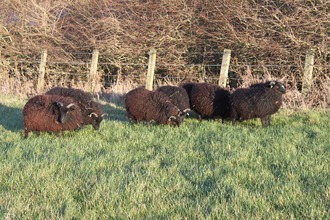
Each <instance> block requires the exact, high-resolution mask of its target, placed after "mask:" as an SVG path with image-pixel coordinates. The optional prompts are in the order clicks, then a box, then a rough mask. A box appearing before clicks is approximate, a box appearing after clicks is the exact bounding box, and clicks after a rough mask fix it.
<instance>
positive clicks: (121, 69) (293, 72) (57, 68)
mask: <svg viewBox="0 0 330 220" xmlns="http://www.w3.org/2000/svg"><path fill="white" fill-rule="evenodd" d="M46 53H47V51H46ZM162 53H164V52H160V54H159V56H161V55H162ZM194 54H196V55H198V56H207V55H217V56H219V57H218V58H217V59H218V63H180V62H179V63H164V62H162V60H161V59H160V61H159V62H157V63H156V64H155V66H156V71H155V73H154V75H153V77H152V79H151V80H152V84H153V88H156V87H158V86H162V85H166V84H173V85H175V84H179V83H181V82H187V81H194V82H210V83H215V84H218V83H219V77H220V72H221V68H223V62H222V60H221V59H220V57H221V56H223V55H224V54H225V53H224V52H203V53H194ZM73 55H79V56H80V60H79V61H53V60H45V62H44V63H45V66H44V67H42V65H41V63H42V62H41V60H39V61H7V60H3V59H2V60H0V61H1V65H0V68H1V69H2V71H1V75H2V78H4V77H8V78H10V79H17V80H19V81H20V84H21V85H22V86H23V87H24V84H27V85H29V86H31V84H32V85H33V88H37V84H38V83H39V82H38V80H40V77H42V78H43V80H44V85H42V86H41V87H42V88H43V89H42V90H44V89H45V88H46V89H47V88H48V87H52V86H66V87H74V86H76V85H80V86H81V85H87V84H91V83H95V84H97V85H96V86H94V88H96V90H95V91H91V92H93V93H95V92H100V91H101V90H103V89H107V88H111V87H113V86H115V85H118V84H121V85H127V86H129V85H132V86H134V87H136V86H145V85H146V81H147V80H148V76H147V71H148V68H149V65H150V64H149V63H148V59H147V57H146V56H144V60H143V61H144V62H141V61H140V62H137V63H133V62H131V61H130V60H127V62H115V61H110V62H106V61H105V60H107V59H108V58H107V56H108V55H109V54H100V55H98V56H99V58H102V59H101V60H100V61H99V62H97V64H96V70H95V72H96V75H95V79H91V72H92V70H91V67H92V64H93V60H92V57H93V53H91V52H89V53H72V54H70V56H73ZM112 56H114V54H112ZM106 58H107V59H106ZM149 59H150V58H149ZM181 62H182V61H181ZM309 66H312V68H313V70H312V74H313V75H312V76H311V77H309V79H308V80H311V81H312V82H310V84H312V85H315V84H319V83H329V81H330V79H329V77H327V75H329V73H330V66H329V65H315V64H314V63H310V64H309ZM307 68H308V65H307V64H306V63H305V64H299V65H297V64H292V65H291V64H283V65H282V64H271V65H269V64H263V65H257V64H251V65H248V64H239V63H237V62H235V63H234V62H232V63H230V65H229V68H228V71H227V76H226V77H225V78H226V80H227V81H226V84H225V86H226V87H228V88H230V89H235V88H237V87H240V86H244V85H248V84H251V83H253V82H256V81H261V80H267V79H270V78H272V79H281V80H283V81H285V82H286V83H288V86H289V87H291V88H292V89H297V90H299V91H301V90H302V88H303V83H304V81H306V69H307ZM42 69H44V73H43V74H42ZM92 81H93V82H92ZM317 87H318V86H314V88H317ZM42 90H41V91H42ZM88 90H90V89H89V88H88ZM41 91H36V92H41Z"/></svg>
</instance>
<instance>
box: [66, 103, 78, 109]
mask: <svg viewBox="0 0 330 220" xmlns="http://www.w3.org/2000/svg"><path fill="white" fill-rule="evenodd" d="M75 106H76V105H75V104H74V103H70V104H69V105H67V106H66V107H67V108H71V107H75Z"/></svg>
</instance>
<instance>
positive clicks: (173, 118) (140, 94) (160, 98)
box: [125, 87, 183, 126]
mask: <svg viewBox="0 0 330 220" xmlns="http://www.w3.org/2000/svg"><path fill="white" fill-rule="evenodd" d="M125 107H126V113H127V118H128V119H130V120H131V121H132V122H133V123H134V124H136V123H137V121H138V120H139V121H146V122H147V124H149V123H150V121H152V120H154V121H155V122H156V123H157V124H167V125H174V126H175V125H177V126H179V125H180V123H181V122H182V120H183V119H182V118H183V117H182V114H183V113H182V112H181V111H180V109H179V108H178V107H177V106H175V105H173V104H172V103H171V101H170V99H169V98H168V96H167V95H165V94H164V93H162V92H160V91H157V90H156V91H153V92H151V91H149V90H147V89H145V88H143V87H139V88H137V89H133V90H131V91H129V92H128V93H127V94H126V96H125Z"/></svg>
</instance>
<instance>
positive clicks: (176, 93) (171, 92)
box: [157, 86, 190, 116]
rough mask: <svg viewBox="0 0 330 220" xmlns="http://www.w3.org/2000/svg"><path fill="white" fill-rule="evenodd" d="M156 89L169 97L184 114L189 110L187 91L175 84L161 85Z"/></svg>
mask: <svg viewBox="0 0 330 220" xmlns="http://www.w3.org/2000/svg"><path fill="white" fill-rule="evenodd" d="M157 91H160V92H163V93H164V94H165V95H167V96H168V97H169V99H170V100H171V102H172V103H173V105H175V106H177V107H178V108H179V109H180V111H181V112H183V113H184V116H186V114H188V112H189V111H190V100H189V96H188V94H187V91H186V90H185V89H183V88H179V87H176V86H161V87H159V88H158V89H157Z"/></svg>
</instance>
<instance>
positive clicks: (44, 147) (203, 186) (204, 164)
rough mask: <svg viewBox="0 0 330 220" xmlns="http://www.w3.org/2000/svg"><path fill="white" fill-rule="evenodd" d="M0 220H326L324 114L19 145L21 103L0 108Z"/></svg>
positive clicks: (115, 112) (114, 113)
mask: <svg viewBox="0 0 330 220" xmlns="http://www.w3.org/2000/svg"><path fill="white" fill-rule="evenodd" d="M0 100H1V101H0V114H1V116H2V117H1V118H0V133H1V138H0V149H1V154H0V167H1V172H0V180H1V181H0V218H1V219H329V218H330V213H329V212H330V204H329V200H330V197H329V194H330V184H329V183H330V177H329V173H330V172H329V171H330V170H329V164H330V163H329V162H330V161H329V159H330V153H329V152H330V148H329V146H330V138H329V134H330V124H329V119H330V113H329V111H326V110H306V111H299V112H294V111H292V110H283V109H282V110H281V111H280V112H279V113H277V114H275V115H274V116H273V118H272V119H273V120H272V125H271V126H269V127H267V128H262V127H261V123H260V121H259V120H250V121H246V122H243V123H239V124H238V125H237V126H232V125H231V123H230V122H226V123H225V124H221V123H219V121H203V122H202V123H200V122H198V120H196V119H187V120H185V122H184V123H183V124H182V126H180V127H179V128H173V127H170V126H163V125H160V126H156V125H150V126H146V125H144V124H138V125H132V124H131V123H130V122H128V121H127V119H126V117H125V111H124V109H123V107H122V105H121V104H122V103H119V104H106V103H103V104H104V105H105V107H104V108H105V111H106V112H107V113H108V114H109V116H108V118H107V119H106V120H104V121H103V122H102V125H101V129H100V130H99V131H94V130H93V129H92V128H91V126H87V127H86V128H84V129H79V130H77V131H73V132H67V133H66V134H65V136H64V137H60V138H58V137H56V136H55V135H54V134H49V133H42V134H41V135H40V136H39V137H37V136H36V135H35V134H31V135H30V136H29V138H28V139H23V125H22V120H23V117H22V113H21V112H22V108H23V106H24V104H25V102H26V100H22V99H19V98H18V97H15V96H1V99H0Z"/></svg>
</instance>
